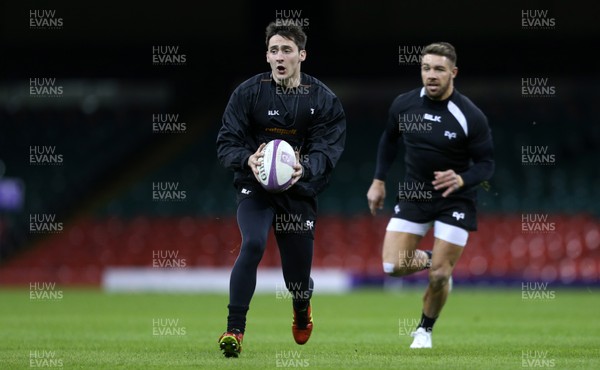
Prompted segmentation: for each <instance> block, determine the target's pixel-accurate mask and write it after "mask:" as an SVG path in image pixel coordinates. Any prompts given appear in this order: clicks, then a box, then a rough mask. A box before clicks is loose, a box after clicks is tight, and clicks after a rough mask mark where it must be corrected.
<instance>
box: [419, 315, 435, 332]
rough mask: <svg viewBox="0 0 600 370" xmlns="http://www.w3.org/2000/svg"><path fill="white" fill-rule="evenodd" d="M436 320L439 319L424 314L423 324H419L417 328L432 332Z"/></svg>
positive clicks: (422, 316)
mask: <svg viewBox="0 0 600 370" xmlns="http://www.w3.org/2000/svg"><path fill="white" fill-rule="evenodd" d="M435 320H437V317H436V318H434V319H432V318H431V317H427V316H425V314H424V313H422V314H421V322H419V325H418V326H417V328H423V329H425V330H426V331H428V332H431V331H432V330H433V325H434V324H435Z"/></svg>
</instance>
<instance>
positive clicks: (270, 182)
mask: <svg viewBox="0 0 600 370" xmlns="http://www.w3.org/2000/svg"><path fill="white" fill-rule="evenodd" d="M263 154H264V156H263V158H262V161H261V163H260V164H259V165H258V180H259V182H260V184H261V185H262V186H263V188H265V189H266V190H267V191H269V192H271V193H279V192H282V191H285V190H287V189H288V188H289V187H290V185H291V183H292V174H293V173H294V164H295V163H296V153H295V152H294V148H293V147H292V146H291V145H290V144H289V143H288V142H287V141H285V140H280V139H275V140H271V141H269V142H268V143H267V145H265V147H264V148H263Z"/></svg>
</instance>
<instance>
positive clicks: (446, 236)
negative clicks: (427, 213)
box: [433, 221, 469, 247]
mask: <svg viewBox="0 0 600 370" xmlns="http://www.w3.org/2000/svg"><path fill="white" fill-rule="evenodd" d="M433 230H434V232H433V235H434V236H435V237H436V238H438V239H442V240H445V241H447V242H448V243H452V244H456V245H458V246H461V247H464V246H465V245H467V240H468V239H469V232H468V231H467V230H465V229H461V228H460V227H458V226H454V225H448V224H446V223H443V222H440V221H436V222H435V224H434V225H433Z"/></svg>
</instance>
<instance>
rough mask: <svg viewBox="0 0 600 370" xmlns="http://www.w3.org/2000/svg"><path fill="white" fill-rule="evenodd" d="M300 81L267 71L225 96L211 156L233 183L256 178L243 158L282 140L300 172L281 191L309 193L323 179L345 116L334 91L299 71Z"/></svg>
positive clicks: (339, 144) (341, 140) (342, 135)
mask: <svg viewBox="0 0 600 370" xmlns="http://www.w3.org/2000/svg"><path fill="white" fill-rule="evenodd" d="M300 75H301V82H300V85H299V86H298V87H296V88H286V87H284V86H281V85H277V84H276V83H275V81H274V80H273V78H271V73H270V72H266V73H261V74H258V75H256V76H254V77H252V78H250V79H248V80H246V81H244V82H243V83H241V84H240V85H239V86H238V87H237V88H236V89H235V90H234V91H233V93H232V94H231V97H230V99H229V103H228V104H227V107H226V108H225V112H224V114H223V119H222V126H221V129H220V130H219V133H218V135H217V142H216V145H217V157H218V159H219V161H220V162H221V164H222V165H223V166H224V167H225V168H229V169H231V170H233V171H234V185H236V186H237V185H240V184H244V183H248V182H257V180H256V178H255V177H254V174H253V173H252V170H251V169H250V167H248V157H250V155H252V154H254V153H255V152H256V150H257V149H258V147H259V146H260V144H262V143H267V142H269V141H271V140H274V139H283V140H285V141H287V142H288V143H290V144H291V145H292V146H293V147H294V149H295V150H296V151H298V152H299V153H300V163H301V164H302V166H303V167H304V175H303V176H302V178H301V179H300V180H299V181H298V182H297V183H296V184H294V186H292V187H291V188H290V189H288V190H287V191H286V193H294V194H299V195H304V196H311V197H314V196H316V195H317V194H319V193H320V192H322V191H323V190H324V189H325V188H326V187H327V185H328V183H329V178H330V175H331V171H332V170H333V168H334V167H335V165H336V163H337V161H338V159H339V158H340V156H341V155H342V152H343V151H344V144H345V140H346V116H345V113H344V109H343V108H342V105H341V103H340V101H339V100H338V98H337V97H336V96H335V94H334V93H333V92H332V91H331V90H330V89H329V88H328V87H327V86H325V84H323V83H322V82H321V81H319V80H318V79H316V78H314V77H312V76H309V75H307V74H305V73H301V74H300Z"/></svg>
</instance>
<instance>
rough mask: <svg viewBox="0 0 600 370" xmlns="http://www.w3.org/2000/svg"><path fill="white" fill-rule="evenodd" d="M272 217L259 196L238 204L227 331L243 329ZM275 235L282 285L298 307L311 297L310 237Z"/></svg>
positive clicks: (271, 208) (302, 305)
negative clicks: (236, 246)
mask: <svg viewBox="0 0 600 370" xmlns="http://www.w3.org/2000/svg"><path fill="white" fill-rule="evenodd" d="M274 217H275V210H274V209H273V207H272V206H271V205H270V204H268V202H265V201H264V200H262V199H260V198H258V199H256V198H246V199H244V200H243V201H241V202H240V203H239V205H238V210H237V222H238V226H239V228H240V232H241V234H242V245H241V250H240V254H239V256H238V258H237V260H236V261H235V264H234V266H233V270H232V271H231V278H230V282H229V306H228V308H229V316H228V324H227V325H228V330H231V329H233V328H236V329H239V330H241V331H242V332H243V331H244V330H245V326H246V313H247V311H248V308H249V306H250V301H251V299H252V296H253V295H254V290H255V288H256V272H257V269H258V264H259V263H260V261H261V259H262V257H263V254H264V252H265V248H266V245H267V237H268V233H269V232H270V229H271V226H272V223H273V219H274ZM275 238H276V240H277V245H278V247H279V254H280V256H281V268H282V271H283V279H284V281H285V284H286V287H287V288H288V290H289V292H290V293H291V297H292V301H293V304H294V307H295V308H297V309H302V308H304V307H306V305H308V301H309V300H310V298H311V296H312V288H313V282H312V279H311V278H310V271H311V265H312V256H313V239H312V238H311V237H310V236H308V235H306V234H296V233H287V234H286V233H276V234H275Z"/></svg>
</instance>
